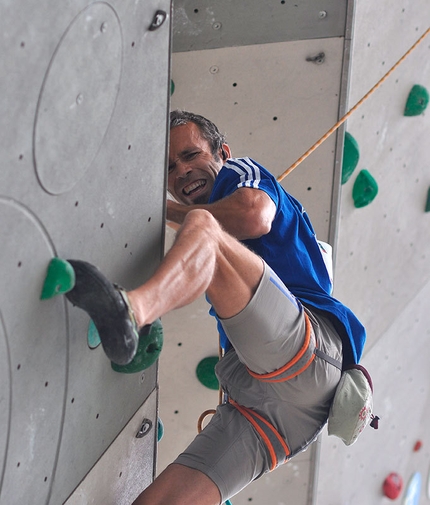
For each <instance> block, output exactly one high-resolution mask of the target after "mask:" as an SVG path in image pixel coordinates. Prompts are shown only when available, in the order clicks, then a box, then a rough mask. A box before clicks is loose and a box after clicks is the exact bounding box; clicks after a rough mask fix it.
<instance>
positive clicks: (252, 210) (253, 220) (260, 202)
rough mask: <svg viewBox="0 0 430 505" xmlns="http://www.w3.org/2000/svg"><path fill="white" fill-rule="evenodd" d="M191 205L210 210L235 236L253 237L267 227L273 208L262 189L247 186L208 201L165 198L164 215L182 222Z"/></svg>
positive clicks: (241, 238)
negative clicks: (196, 202)
mask: <svg viewBox="0 0 430 505" xmlns="http://www.w3.org/2000/svg"><path fill="white" fill-rule="evenodd" d="M194 209H203V210H207V211H208V212H210V213H211V214H212V215H213V216H214V217H215V219H216V220H217V221H218V222H219V223H220V224H221V225H222V226H223V228H224V229H225V230H226V231H227V232H228V233H230V234H231V235H233V236H234V237H236V238H238V239H239V240H244V239H247V238H257V237H260V236H262V235H265V234H266V233H268V232H269V231H270V228H271V224H272V221H273V218H274V215H275V212H276V208H275V205H274V203H273V202H272V201H271V199H270V198H269V197H268V196H267V195H266V194H265V193H263V192H261V191H258V190H250V189H247V190H245V191H240V190H239V191H236V192H235V193H233V194H232V195H230V196H228V197H226V198H223V199H222V200H218V201H217V202H214V203H211V204H199V205H182V204H178V203H176V202H173V201H168V202H167V219H168V220H169V221H173V222H175V223H178V224H182V222H183V221H184V219H185V216H186V215H187V214H188V212H190V211H191V210H194Z"/></svg>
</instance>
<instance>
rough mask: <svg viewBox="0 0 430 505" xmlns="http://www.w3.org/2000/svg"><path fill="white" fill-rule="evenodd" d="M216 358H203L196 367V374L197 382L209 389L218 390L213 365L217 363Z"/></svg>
mask: <svg viewBox="0 0 430 505" xmlns="http://www.w3.org/2000/svg"><path fill="white" fill-rule="evenodd" d="M218 361H219V359H218V356H209V357H208V358H203V359H202V360H201V361H200V363H199V364H198V365H197V368H196V374H197V378H198V379H199V381H200V382H201V383H202V384H203V386H206V387H207V388H209V389H218V388H219V383H218V379H217V377H216V375H215V365H216V364H217V363H218Z"/></svg>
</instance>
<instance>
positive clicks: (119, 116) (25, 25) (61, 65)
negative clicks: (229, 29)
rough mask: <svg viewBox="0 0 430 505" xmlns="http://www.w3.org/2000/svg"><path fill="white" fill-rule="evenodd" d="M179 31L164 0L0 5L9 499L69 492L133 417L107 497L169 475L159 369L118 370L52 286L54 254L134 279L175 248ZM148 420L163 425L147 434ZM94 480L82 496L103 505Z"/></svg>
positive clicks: (126, 498) (3, 471)
mask: <svg viewBox="0 0 430 505" xmlns="http://www.w3.org/2000/svg"><path fill="white" fill-rule="evenodd" d="M157 11H164V13H167V19H166V20H165V21H164V23H162V21H163V16H162V13H161V14H160V16H161V17H157V18H155V16H156V13H157ZM154 20H155V24H153V21H154ZM152 24H153V26H152V28H154V29H150V27H151V25H152ZM169 26H170V3H169V2H168V1H164V0H161V1H157V2H155V1H152V0H148V1H146V0H145V1H140V2H131V1H125V2H124V1H116V0H112V1H110V2H89V1H87V0H80V1H75V2H67V3H65V2H54V1H52V0H43V1H42V2H38V3H37V4H35V3H34V2H30V1H28V0H18V1H14V2H2V4H1V6H0V28H1V37H2V52H1V56H0V68H1V75H2V82H3V85H2V100H1V101H0V131H1V136H0V138H1V140H0V142H1V152H2V168H1V171H0V271H1V274H0V278H1V291H0V488H1V491H0V503H1V504H2V505H3V504H4V505H11V504H14V503H26V504H37V505H41V504H48V503H49V504H52V505H58V504H60V503H63V502H64V501H65V500H66V499H67V498H68V497H69V496H70V495H71V494H72V493H73V491H74V490H75V488H76V487H77V486H78V485H79V483H80V482H81V481H82V479H84V477H85V476H86V475H87V473H88V472H89V471H90V470H91V469H92V468H93V467H94V465H95V464H96V462H97V461H98V460H99V458H100V457H101V456H102V454H103V453H104V452H105V451H106V450H107V449H108V447H109V446H110V445H111V443H112V442H113V441H114V440H115V439H116V437H117V436H118V434H119V433H120V432H121V431H122V430H123V428H124V427H126V426H127V427H128V431H127V430H126V431H125V432H124V433H126V434H127V435H123V437H122V438H121V439H118V440H119V442H118V441H117V442H116V446H115V449H114V451H115V452H114V453H115V454H117V455H118V454H119V455H120V454H124V453H127V451H128V450H130V447H133V448H134V449H133V450H134V451H135V452H137V453H139V460H136V464H135V465H130V463H129V462H126V461H124V458H121V457H115V458H112V459H111V462H110V469H111V472H112V473H111V479H110V481H109V486H110V487H109V488H108V490H106V488H104V492H105V495H106V496H104V501H103V503H117V504H118V503H130V501H131V499H133V498H134V497H135V496H136V495H137V494H138V493H139V491H140V490H141V489H142V488H143V487H145V486H146V485H147V484H148V483H149V482H150V481H151V480H152V478H153V473H154V453H155V439H156V437H155V436H154V433H155V427H156V419H157V416H156V410H157V401H156V400H157V398H156V397H157V394H156V385H157V366H156V365H154V366H152V367H151V368H150V369H148V370H146V371H145V372H144V373H138V374H134V375H129V376H127V375H122V374H118V373H116V372H114V371H113V370H112V369H111V366H110V362H109V361H108V359H107V358H106V357H105V355H104V353H103V351H102V349H101V347H100V346H99V347H97V348H96V349H93V350H91V349H90V348H89V346H88V344H87V328H88V323H89V319H88V316H87V315H86V314H85V313H84V312H82V311H80V310H79V309H77V308H73V307H72V306H71V305H70V304H68V303H66V300H65V298H64V297H63V296H57V297H55V298H53V299H50V300H45V301H40V299H39V297H40V293H41V289H42V285H43V282H44V277H45V273H46V269H47V266H48V263H49V261H50V259H51V258H52V257H54V256H59V257H62V258H81V259H84V260H87V261H90V262H92V263H94V264H96V265H97V266H99V267H100V268H101V269H102V270H103V271H104V272H105V273H106V274H107V275H108V276H109V277H110V278H111V279H112V280H114V281H116V282H118V283H120V284H122V285H123V286H124V287H126V288H132V287H134V286H136V285H138V284H139V283H140V282H142V281H143V280H145V279H146V278H147V277H148V276H149V275H150V274H151V273H152V272H153V271H154V269H155V268H156V266H157V264H158V263H159V261H160V258H161V257H162V254H163V242H164V239H163V237H164V226H163V219H164V210H163V209H164V205H163V202H164V198H165V194H164V193H165V190H164V188H165V186H164V184H165V183H164V167H165V156H166V147H165V146H166V124H167V123H166V120H167V110H168V82H169V77H168V74H169V40H170V29H169ZM147 399H148V400H147ZM146 400H147V401H146ZM136 412H137V414H136ZM135 414H136V416H135ZM143 418H147V419H149V420H151V422H152V425H153V426H152V434H151V435H150V436H149V438H146V439H145V438H142V439H136V438H135V434H136V433H137V431H138V430H136V431H135V432H134V433H133V431H134V430H135V427H136V426H139V427H140V425H141V423H142V419H143ZM130 420H131V421H130ZM129 422H130V423H131V424H129ZM129 426H132V428H130V427H129ZM123 474H124V477H122V475H123ZM88 489H89V490H85V489H84V488H82V489H81V490H80V493H81V496H82V497H84V496H85V498H82V499H81V500H78V501H77V502H75V503H80V504H83V503H90V502H91V503H97V496H99V495H100V489H99V490H97V486H96V487H94V486H93V487H90V488H88ZM125 489H126V490H127V492H125ZM109 491H111V492H109ZM94 500H95V501H94ZM109 500H110V501H109Z"/></svg>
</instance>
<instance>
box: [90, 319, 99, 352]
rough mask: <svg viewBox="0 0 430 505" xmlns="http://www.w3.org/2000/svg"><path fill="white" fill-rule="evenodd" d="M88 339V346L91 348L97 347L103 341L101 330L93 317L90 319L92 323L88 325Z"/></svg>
mask: <svg viewBox="0 0 430 505" xmlns="http://www.w3.org/2000/svg"><path fill="white" fill-rule="evenodd" d="M87 340H88V347H89V348H90V349H95V348H96V347H98V346H99V345H100V344H101V343H102V341H101V340H100V335H99V332H98V331H97V328H96V325H95V324H94V323H93V320H92V319H90V323H89V325H88V332H87Z"/></svg>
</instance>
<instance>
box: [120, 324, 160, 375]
mask: <svg viewBox="0 0 430 505" xmlns="http://www.w3.org/2000/svg"><path fill="white" fill-rule="evenodd" d="M163 340H164V337H163V326H162V325H161V321H160V320H159V319H157V320H156V321H154V322H153V323H152V326H151V331H150V332H149V333H148V335H144V336H143V337H140V338H139V344H138V346H137V352H136V356H135V357H134V358H133V360H132V361H131V362H130V363H129V364H128V365H117V364H115V363H111V365H112V369H113V370H115V372H119V373H127V374H129V373H137V372H141V371H142V370H145V369H146V368H149V367H150V366H151V365H153V364H154V363H155V362H156V361H157V359H158V356H159V355H160V352H161V349H162V348H163Z"/></svg>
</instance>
